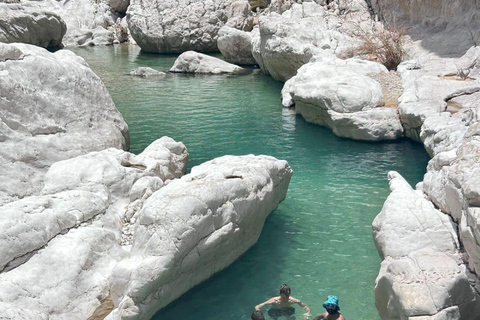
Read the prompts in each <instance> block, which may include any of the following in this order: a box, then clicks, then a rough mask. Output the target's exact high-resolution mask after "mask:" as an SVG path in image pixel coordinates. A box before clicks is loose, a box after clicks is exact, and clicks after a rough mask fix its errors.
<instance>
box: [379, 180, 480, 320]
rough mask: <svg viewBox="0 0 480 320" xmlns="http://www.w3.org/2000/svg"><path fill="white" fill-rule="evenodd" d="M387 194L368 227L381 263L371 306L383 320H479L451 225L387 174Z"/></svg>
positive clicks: (478, 301) (478, 308) (418, 195)
mask: <svg viewBox="0 0 480 320" xmlns="http://www.w3.org/2000/svg"><path fill="white" fill-rule="evenodd" d="M388 177H389V180H390V190H391V194H390V195H389V197H388V198H387V200H386V201H385V204H384V205H383V208H382V211H381V212H380V213H379V214H378V216H377V217H376V218H375V220H374V221H373V237H374V241H375V245H376V246H377V249H378V251H379V253H380V256H381V258H382V260H383V261H382V265H381V269H380V272H379V275H378V277H377V280H376V285H375V304H376V306H377V309H378V311H379V314H380V317H381V318H382V319H384V320H387V319H388V320H403V319H422V320H436V319H479V314H480V299H479V296H478V294H477V293H476V292H475V289H474V288H473V287H472V286H471V285H470V282H469V280H470V278H471V277H475V276H474V275H472V274H471V273H470V271H469V270H468V268H467V266H466V265H465V264H464V263H463V261H462V254H461V251H460V245H459V243H458V239H457V235H456V232H455V225H454V224H453V223H452V221H451V220H450V218H449V217H448V216H447V215H445V214H444V213H442V212H440V211H439V210H437V209H435V208H434V206H433V205H432V204H431V203H430V202H429V201H428V200H426V199H425V198H424V197H423V194H422V192H420V191H415V190H413V189H412V188H411V187H410V185H409V184H408V183H407V182H406V181H405V180H404V179H403V178H402V177H401V176H400V175H399V174H398V173H396V172H390V173H389V175H388Z"/></svg>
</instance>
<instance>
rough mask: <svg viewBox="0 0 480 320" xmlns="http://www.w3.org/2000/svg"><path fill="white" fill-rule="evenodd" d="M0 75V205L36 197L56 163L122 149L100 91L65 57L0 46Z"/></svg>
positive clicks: (120, 130) (78, 63)
mask: <svg viewBox="0 0 480 320" xmlns="http://www.w3.org/2000/svg"><path fill="white" fill-rule="evenodd" d="M0 74H1V76H0V99H1V101H2V108H0V143H1V148H0V163H1V166H0V175H1V176H2V180H3V182H2V184H1V186H0V203H6V202H9V201H12V200H15V199H18V198H23V197H25V196H28V195H32V194H38V192H39V191H40V190H41V188H42V187H43V185H42V183H43V178H44V175H45V173H46V172H47V170H48V168H49V167H50V166H51V165H52V164H53V163H54V162H56V161H59V160H63V159H68V158H72V157H75V156H78V155H81V154H85V153H88V152H90V151H94V150H103V149H106V148H109V147H116V148H120V149H127V148H128V146H129V136H128V126H127V124H126V123H125V121H124V120H123V117H122V115H121V114H120V113H119V112H118V110H117V109H116V107H115V105H114V103H113V101H112V99H111V97H110V95H109V94H108V92H107V90H106V88H105V86H104V85H103V83H102V81H101V80H100V78H99V77H98V76H97V75H95V73H94V72H93V71H92V70H91V69H90V67H89V66H88V65H87V63H86V62H85V61H84V60H83V59H82V58H80V57H78V56H76V55H75V54H74V53H72V52H71V51H67V50H60V51H57V52H55V53H50V52H48V51H47V50H45V49H43V48H40V47H36V46H32V45H26V44H0Z"/></svg>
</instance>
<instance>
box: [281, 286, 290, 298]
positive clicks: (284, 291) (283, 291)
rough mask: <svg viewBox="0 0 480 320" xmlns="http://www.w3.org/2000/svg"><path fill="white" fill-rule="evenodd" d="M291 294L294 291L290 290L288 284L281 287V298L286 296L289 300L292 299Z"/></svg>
mask: <svg viewBox="0 0 480 320" xmlns="http://www.w3.org/2000/svg"><path fill="white" fill-rule="evenodd" d="M290 293H292V289H290V287H289V286H288V284H283V285H282V286H281V287H280V296H282V295H285V296H286V297H287V298H288V297H290Z"/></svg>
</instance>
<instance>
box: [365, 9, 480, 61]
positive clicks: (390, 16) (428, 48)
mask: <svg viewBox="0 0 480 320" xmlns="http://www.w3.org/2000/svg"><path fill="white" fill-rule="evenodd" d="M371 3H372V8H373V9H374V11H375V13H376V14H377V15H378V16H379V17H380V19H381V20H382V21H384V22H385V23H388V24H390V25H392V26H396V27H399V28H400V27H402V26H403V27H406V28H408V34H409V35H411V37H412V39H413V40H415V41H417V42H418V45H419V49H420V50H422V51H423V52H430V53H435V54H436V55H438V56H441V57H444V58H447V57H458V56H461V55H463V54H464V53H465V52H466V51H467V50H468V49H469V48H470V47H472V46H474V45H476V44H478V43H479V41H480V30H479V29H478V18H477V17H478V14H479V13H480V7H479V6H478V3H476V1H474V0H465V1H464V0H425V1H396V0H372V1H371Z"/></svg>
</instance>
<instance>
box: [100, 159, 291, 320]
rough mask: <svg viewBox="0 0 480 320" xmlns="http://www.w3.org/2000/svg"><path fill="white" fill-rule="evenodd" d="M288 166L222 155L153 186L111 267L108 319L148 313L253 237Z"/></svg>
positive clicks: (276, 198) (282, 188)
mask: <svg viewBox="0 0 480 320" xmlns="http://www.w3.org/2000/svg"><path fill="white" fill-rule="evenodd" d="M291 174H292V171H291V169H290V167H289V166H288V164H287V162H286V161H281V160H276V159H275V158H272V157H268V156H253V155H248V156H224V157H221V158H217V159H214V160H212V161H209V162H206V163H204V164H202V165H200V166H197V167H194V168H193V169H192V172H191V173H190V174H188V175H186V176H183V177H182V178H181V179H179V180H174V181H172V182H170V183H169V184H167V185H166V186H164V187H163V188H161V189H160V190H159V191H157V192H155V193H154V194H153V195H152V196H151V197H150V198H149V199H148V200H147V201H146V202H145V204H144V206H143V209H142V210H141V211H140V212H139V213H138V220H137V223H136V225H135V235H136V238H135V239H134V241H133V245H132V249H131V251H130V256H129V258H128V259H125V260H123V261H122V262H120V263H119V264H117V266H116V267H115V269H114V270H113V273H112V275H113V277H112V280H111V288H110V294H111V296H112V298H113V301H114V303H115V306H116V309H114V311H113V312H112V313H111V314H110V315H109V316H108V317H107V319H149V318H150V317H151V316H153V314H154V313H155V312H156V311H157V310H159V309H161V308H163V307H164V306H166V305H167V304H168V303H170V302H171V301H173V300H174V299H176V298H177V297H179V296H180V295H181V294H183V293H184V292H186V291H187V290H189V289H190V288H192V287H193V286H195V285H196V284H198V283H200V282H202V281H203V280H205V279H207V278H209V277H210V276H212V275H213V274H214V273H216V272H218V271H220V270H222V269H224V268H225V267H227V266H228V265H229V264H231V263H232V262H233V261H234V260H235V259H237V258H238V257H239V256H240V255H241V254H243V253H244V252H245V251H246V250H247V249H248V248H249V247H250V246H252V245H253V244H254V243H255V242H256V241H257V239H258V237H259V234H260V232H261V229H262V227H263V224H264V221H265V218H266V217H267V215H268V214H269V213H270V212H271V211H272V210H273V209H275V208H276V206H277V205H278V203H279V202H280V201H282V200H283V199H284V198H285V196H286V192H287V188H288V184H289V181H290V177H291Z"/></svg>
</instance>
